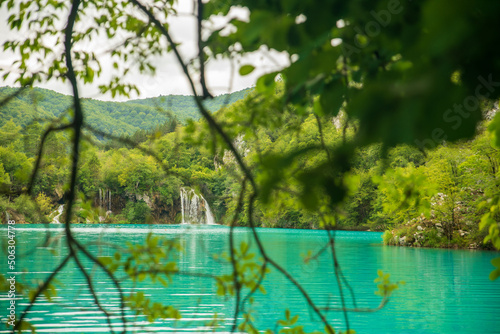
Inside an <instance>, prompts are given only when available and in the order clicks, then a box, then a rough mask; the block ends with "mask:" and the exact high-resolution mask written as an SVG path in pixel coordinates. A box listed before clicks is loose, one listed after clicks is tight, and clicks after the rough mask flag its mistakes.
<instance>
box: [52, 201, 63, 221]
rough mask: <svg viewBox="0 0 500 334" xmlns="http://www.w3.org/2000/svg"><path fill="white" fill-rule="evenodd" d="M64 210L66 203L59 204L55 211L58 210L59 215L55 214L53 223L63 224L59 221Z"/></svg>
mask: <svg viewBox="0 0 500 334" xmlns="http://www.w3.org/2000/svg"><path fill="white" fill-rule="evenodd" d="M63 210H64V204H61V205H59V207H58V208H57V210H56V211H55V212H57V215H55V216H54V218H52V222H51V223H52V224H61V222H60V221H59V217H60V216H61V215H62V213H63Z"/></svg>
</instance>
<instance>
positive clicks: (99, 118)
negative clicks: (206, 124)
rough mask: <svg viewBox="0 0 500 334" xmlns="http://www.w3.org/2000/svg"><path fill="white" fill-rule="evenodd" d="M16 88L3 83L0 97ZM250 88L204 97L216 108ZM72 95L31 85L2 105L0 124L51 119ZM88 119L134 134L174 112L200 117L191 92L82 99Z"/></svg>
mask: <svg viewBox="0 0 500 334" xmlns="http://www.w3.org/2000/svg"><path fill="white" fill-rule="evenodd" d="M16 89H17V88H12V87H0V101H1V100H2V99H4V98H5V97H6V96H8V95H10V94H13V93H14V92H15V91H16ZM249 91H250V89H244V90H241V91H238V92H234V93H231V94H224V95H220V96H217V97H215V98H213V99H212V100H208V101H205V102H204V103H205V105H206V107H207V108H208V109H209V110H210V111H212V112H216V111H217V110H219V109H220V108H222V107H223V106H224V105H226V104H232V103H234V102H236V101H238V100H240V99H242V98H243V97H245V95H246V94H247V93H248V92H249ZM71 104H72V99H71V97H70V96H67V95H64V94H60V93H57V92H54V91H52V90H48V89H43V88H32V89H29V90H26V91H24V92H23V93H21V94H19V95H18V96H16V97H15V98H14V99H13V100H11V101H10V102H9V103H7V104H6V105H5V106H3V107H1V108H0V127H2V126H3V125H4V124H5V123H7V122H8V121H9V120H12V121H14V122H15V123H16V124H17V125H19V126H21V127H25V126H27V125H28V124H30V123H31V122H33V121H35V120H36V121H39V122H40V121H50V120H53V119H55V118H58V117H60V116H61V115H62V114H63V113H65V112H68V110H69V108H70V107H71ZM83 108H84V110H85V116H86V119H85V122H86V123H87V124H89V125H91V126H92V127H94V128H96V129H98V130H101V131H104V132H106V133H109V134H113V135H116V136H122V135H132V134H134V133H135V132H137V131H139V130H149V129H153V128H155V127H156V126H158V125H161V124H163V123H165V121H166V120H167V119H168V118H169V117H170V116H171V115H172V116H174V117H176V118H177V119H178V120H179V121H180V122H181V123H185V121H186V120H187V119H190V118H192V119H194V120H198V119H199V117H200V115H199V113H198V112H197V109H196V104H195V101H194V99H193V97H192V96H185V95H168V96H160V97H156V98H147V99H141V100H131V101H127V102H108V101H99V100H93V99H83Z"/></svg>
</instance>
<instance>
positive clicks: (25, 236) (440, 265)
mask: <svg viewBox="0 0 500 334" xmlns="http://www.w3.org/2000/svg"><path fill="white" fill-rule="evenodd" d="M47 231H48V232H49V233H50V236H51V237H55V238H59V239H58V241H56V243H55V244H54V245H53V249H52V251H51V250H49V249H47V248H44V247H43V243H44V240H45V238H46V236H47ZM73 231H74V233H75V235H76V236H77V238H78V239H79V240H80V241H81V242H82V243H84V244H86V243H94V244H95V243H96V242H97V241H99V242H101V243H105V244H106V245H107V244H110V243H112V244H117V245H119V246H124V245H125V243H126V242H131V243H141V242H143V241H144V240H145V238H146V236H147V234H148V233H149V232H153V233H154V234H155V235H159V236H162V237H165V238H178V240H179V241H180V243H181V245H182V246H183V248H184V251H183V253H182V254H181V255H180V257H179V260H178V261H179V262H178V266H179V268H180V270H182V271H183V272H193V273H205V274H209V275H221V274H224V273H230V270H231V268H230V266H228V265H227V264H224V263H221V262H220V261H217V260H215V259H214V258H213V257H212V256H213V254H220V253H222V252H224V251H228V233H229V228H227V227H224V226H188V227H186V226H180V225H147V226H146V225H121V226H112V227H109V226H95V225H94V226H81V225H76V226H74V227H73ZM0 233H1V235H2V238H3V241H2V245H1V247H2V255H1V258H0V266H1V268H2V269H1V272H2V273H6V272H7V270H6V268H7V256H6V255H5V254H4V253H3V252H4V250H5V249H6V244H5V241H6V240H5V236H6V235H7V232H6V228H5V225H4V226H1V227H0ZM258 233H259V235H260V236H261V238H262V240H263V243H264V245H265V247H266V249H267V250H268V252H269V255H270V256H271V258H272V259H274V260H275V261H277V262H278V263H280V264H281V265H282V266H283V267H285V268H286V269H287V270H288V271H289V272H290V273H291V274H292V275H294V277H296V279H297V280H298V281H299V282H300V283H301V284H302V285H303V287H304V288H305V289H306V290H307V291H308V293H309V295H310V296H311V298H312V300H313V301H314V302H315V303H316V304H317V305H318V306H319V307H339V306H340V305H341V304H340V299H339V291H338V288H337V283H336V280H335V276H334V272H333V269H332V259H331V255H330V253H327V252H325V253H323V254H322V255H321V256H319V257H318V258H317V260H315V261H311V262H309V263H308V264H305V263H304V262H303V261H302V257H301V256H302V255H303V254H306V253H307V251H308V250H313V251H317V250H319V249H321V247H322V246H323V245H324V244H325V242H327V237H326V235H325V232H324V231H316V230H289V229H258ZM16 235H17V249H16V251H17V254H16V255H17V258H16V261H17V269H18V270H19V271H20V272H19V273H18V274H17V279H18V281H20V280H23V281H25V282H26V281H28V282H34V281H36V280H41V279H44V278H45V277H47V275H48V274H49V272H50V271H51V270H52V269H54V268H55V266H56V265H57V263H58V262H59V261H60V260H61V258H62V257H63V256H64V255H65V254H66V243H65V241H64V238H63V237H62V228H61V226H60V225H59V226H57V225H50V227H49V228H48V229H47V226H42V225H17V232H16ZM235 237H236V240H237V244H239V242H240V241H243V240H246V241H250V243H251V244H252V247H253V248H255V243H254V242H253V243H252V242H251V233H250V231H249V230H247V229H244V228H237V229H235ZM89 249H90V250H91V251H92V252H93V253H95V254H96V255H100V256H112V255H113V254H114V249H113V248H111V247H110V246H103V245H101V246H99V247H98V246H95V245H94V246H90V247H89ZM336 249H337V255H338V258H339V262H340V264H341V267H342V270H343V273H344V275H345V277H346V278H347V280H348V281H349V283H350V284H351V286H352V288H353V290H354V292H355V295H356V303H357V306H358V307H377V306H378V304H379V302H380V297H378V296H376V295H375V294H374V291H375V290H376V289H377V288H376V284H375V283H374V282H373V280H374V279H375V278H376V276H377V270H378V269H381V270H383V271H384V272H388V273H391V279H392V280H393V281H400V280H404V281H406V285H405V286H403V287H402V288H401V289H399V290H397V291H396V292H395V293H394V295H393V297H391V300H390V302H389V303H388V304H387V305H386V307H385V308H383V309H382V310H380V311H378V312H376V313H350V314H349V322H350V327H351V328H353V329H355V330H356V331H357V333H367V334H371V333H398V334H401V333H436V334H437V333H439V334H446V333H449V334H451V333H453V334H461V333H463V334H465V333H467V334H469V333H500V282H491V281H490V280H489V279H488V274H489V272H490V271H491V269H492V266H491V264H490V260H491V259H492V258H494V257H497V256H499V254H498V253H495V252H483V251H469V250H441V249H414V248H399V247H389V246H383V245H382V240H381V233H374V232H344V231H341V232H337V233H336ZM54 250H55V251H56V254H55V255H54V252H53V251H54ZM80 258H82V259H83V255H81V256H80ZM84 263H85V264H86V267H87V268H88V269H89V272H91V273H92V276H93V279H94V282H95V285H96V290H97V291H98V295H99V297H100V299H101V300H102V303H103V307H104V308H106V309H107V310H109V311H110V312H114V313H113V316H112V320H113V324H114V326H115V330H116V331H118V330H120V328H121V321H120V317H119V314H118V313H117V310H118V306H119V298H118V294H117V291H116V289H115V288H114V287H113V285H112V283H111V282H110V281H109V280H108V279H107V277H106V275H105V274H104V273H103V272H101V271H100V270H98V269H97V268H96V267H94V266H92V265H91V264H90V262H89V261H84ZM22 270H25V272H24V273H21V271H22ZM57 278H58V280H59V281H60V284H59V285H58V295H57V297H56V298H55V299H53V300H52V301H51V302H48V301H47V300H44V299H41V300H40V301H39V302H38V303H37V304H36V306H35V307H34V308H33V309H32V311H31V313H30V314H29V316H28V318H27V320H28V321H29V322H31V323H32V324H33V325H35V327H36V328H37V331H38V332H40V333H107V332H109V328H108V327H107V324H106V320H105V317H104V315H103V314H102V313H101V312H99V310H97V308H96V307H95V306H94V304H93V300H92V298H91V296H90V293H89V291H88V289H87V288H86V283H85V280H84V277H83V275H82V274H81V273H80V272H79V271H78V270H76V269H75V265H74V263H70V264H68V265H67V266H66V267H65V268H64V270H63V271H62V272H61V273H60V274H59V275H58V276H57ZM263 285H264V287H265V288H266V290H267V294H265V295H263V294H261V293H257V294H256V295H255V302H254V305H253V307H252V308H253V309H254V312H253V315H254V318H255V324H256V325H257V327H258V328H259V329H267V328H269V329H275V323H276V320H277V319H284V310H285V309H286V308H289V309H290V311H291V313H292V315H295V314H298V315H299V316H300V317H299V321H298V324H300V325H304V327H305V330H307V331H313V330H318V329H319V330H322V329H323V326H322V324H321V323H320V322H319V319H318V317H317V316H314V315H313V312H312V311H311V310H310V309H309V308H308V306H307V304H306V302H305V300H304V298H303V297H302V295H301V294H300V293H299V291H298V290H297V289H296V288H295V287H294V286H293V285H292V284H291V283H290V282H289V281H288V280H287V279H286V278H285V277H284V276H283V275H281V274H280V273H278V272H277V271H276V270H275V269H272V271H271V273H270V274H269V275H268V277H267V278H266V279H265V281H264V283H263ZM132 289H133V287H132V285H131V284H130V283H125V285H124V291H125V292H126V293H130V291H132ZM135 290H136V291H143V292H144V293H145V294H146V295H147V296H149V297H151V298H152V299H153V300H154V301H161V302H163V303H164V304H166V305H173V306H175V307H176V308H178V309H179V310H180V312H181V314H182V317H183V318H182V320H180V321H173V320H169V319H167V320H161V319H160V320H158V321H156V322H155V323H153V324H150V323H149V322H148V321H147V320H146V319H145V318H144V317H135V316H134V315H133V314H128V315H127V320H128V324H127V328H128V332H130V333H132V332H135V333H147V332H150V333H151V332H153V333H167V332H169V333H171V332H179V333H181V332H182V333H189V332H191V333H197V332H211V331H212V330H213V329H212V328H210V327H207V322H208V321H210V320H211V319H212V316H213V314H214V313H215V312H216V313H217V315H218V317H219V319H221V325H222V327H219V328H217V329H216V331H226V332H227V331H230V328H231V327H230V326H231V323H232V316H233V312H234V300H232V299H229V300H226V299H225V298H223V297H220V296H217V295H216V287H215V284H214V280H213V278H200V277H192V276H175V278H174V280H173V284H171V285H170V286H168V287H167V288H164V287H163V286H161V285H159V284H152V283H151V282H149V281H144V282H142V283H141V284H139V285H138V286H137V287H136V288H135ZM346 294H347V291H346ZM346 298H347V301H348V306H352V299H351V297H350V296H349V295H348V294H347V297H346ZM7 303H8V300H7V299H6V298H5V295H4V296H0V305H1V307H0V312H1V313H0V317H1V318H2V319H5V316H6V313H7V311H6V306H7ZM26 305H27V300H26V299H19V300H17V310H18V312H19V311H20V310H22V309H23V308H25V307H26ZM327 318H328V320H329V321H330V323H331V324H332V325H333V326H334V327H335V328H336V329H345V323H344V316H343V314H342V313H339V312H329V313H328V314H327ZM3 321H4V320H3ZM240 321H241V319H240ZM0 333H7V331H5V327H4V325H3V324H2V327H0Z"/></svg>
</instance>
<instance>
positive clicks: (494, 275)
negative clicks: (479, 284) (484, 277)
mask: <svg viewBox="0 0 500 334" xmlns="http://www.w3.org/2000/svg"><path fill="white" fill-rule="evenodd" d="M498 277H500V269H495V270H493V271H492V272H491V273H490V280H492V281H494V280H496V279H497V278H498Z"/></svg>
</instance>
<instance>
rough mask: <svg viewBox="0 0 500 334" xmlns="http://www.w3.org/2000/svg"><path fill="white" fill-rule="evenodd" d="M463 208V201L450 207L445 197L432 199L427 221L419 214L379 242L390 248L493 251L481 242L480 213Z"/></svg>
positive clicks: (485, 232) (465, 204)
mask: <svg viewBox="0 0 500 334" xmlns="http://www.w3.org/2000/svg"><path fill="white" fill-rule="evenodd" d="M464 191H469V192H470V193H471V194H472V195H478V196H481V197H482V194H474V193H473V192H471V189H464ZM450 204H454V205H451V206H450ZM467 204H468V203H466V202H463V201H456V202H454V203H450V200H449V197H448V196H446V195H444V194H442V193H439V194H437V195H436V196H434V197H433V198H432V201H431V210H430V215H429V217H426V215H424V214H421V215H420V216H419V217H416V218H413V219H411V220H408V221H407V222H406V223H404V224H401V225H399V226H397V227H394V228H392V229H390V230H386V231H385V232H384V234H383V236H382V238H383V242H384V244H385V245H390V246H406V247H429V248H454V249H458V248H460V249H488V250H490V249H491V250H492V249H494V248H493V245H492V243H491V242H484V239H485V237H486V236H487V234H488V231H487V230H486V229H484V230H481V229H480V228H479V225H480V224H478V222H477V220H479V219H480V214H481V210H476V211H473V209H474V208H472V207H470V206H468V205H467ZM446 211H448V212H446ZM446 213H448V217H446V216H447V215H446ZM443 218H448V219H443ZM474 218H475V219H474Z"/></svg>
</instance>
